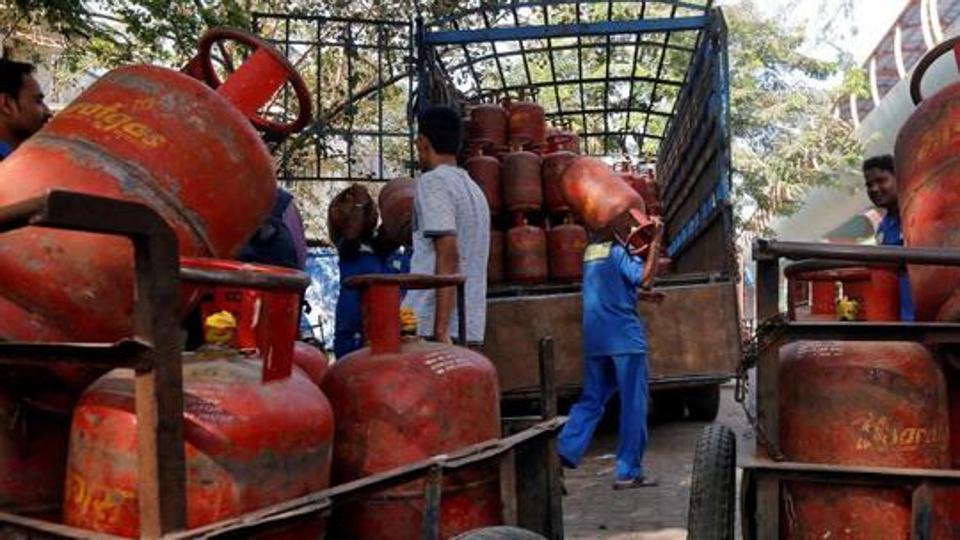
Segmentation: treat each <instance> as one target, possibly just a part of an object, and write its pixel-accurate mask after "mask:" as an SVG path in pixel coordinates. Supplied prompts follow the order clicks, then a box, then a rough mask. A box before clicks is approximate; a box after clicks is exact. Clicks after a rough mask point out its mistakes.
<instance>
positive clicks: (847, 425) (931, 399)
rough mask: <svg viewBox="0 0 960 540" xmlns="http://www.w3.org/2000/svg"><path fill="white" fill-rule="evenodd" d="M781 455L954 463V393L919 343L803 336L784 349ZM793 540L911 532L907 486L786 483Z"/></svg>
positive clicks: (846, 461)
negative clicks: (949, 398) (951, 446)
mask: <svg viewBox="0 0 960 540" xmlns="http://www.w3.org/2000/svg"><path fill="white" fill-rule="evenodd" d="M778 386H779V396H778V401H779V404H780V433H779V440H780V451H781V453H782V454H783V455H784V457H785V458H786V459H787V460H789V461H799V462H806V463H825V464H835V465H851V466H858V465H859V466H873V467H902V468H946V467H948V466H949V463H950V455H949V446H948V444H949V429H948V420H947V414H948V413H947V392H946V383H945V380H944V376H943V374H942V372H941V371H940V367H939V366H938V364H937V363H936V362H935V361H934V360H933V358H932V357H931V355H930V353H929V352H928V351H927V349H926V348H924V347H923V346H922V345H920V344H917V343H899V342H847V341H822V342H814V341H801V342H796V343H793V344H790V345H787V346H786V347H783V348H782V349H781V351H780V373H779V379H778ZM783 501H784V504H788V505H789V509H790V511H789V512H784V513H782V514H781V515H784V516H786V519H784V521H783V523H782V532H783V535H782V537H784V538H909V537H910V531H911V521H912V501H911V496H910V492H909V490H905V489H903V488H902V487H886V486H882V487H880V486H856V485H843V484H819V483H815V482H799V481H792V482H788V483H785V484H784V487H783Z"/></svg>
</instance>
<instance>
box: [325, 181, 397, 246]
mask: <svg viewBox="0 0 960 540" xmlns="http://www.w3.org/2000/svg"><path fill="white" fill-rule="evenodd" d="M411 219H412V218H411ZM379 220H380V211H379V210H378V209H377V205H376V204H374V202H373V197H372V196H371V195H370V192H369V191H368V190H367V188H366V187H364V186H362V185H360V184H353V185H352V186H350V187H348V188H346V189H344V190H343V191H341V192H340V193H337V194H336V195H335V196H334V197H333V200H332V201H330V206H329V207H327V230H328V231H329V233H330V240H331V241H332V242H333V244H334V245H336V246H340V245H342V244H344V243H357V242H360V243H362V242H366V241H369V240H370V239H371V238H373V233H374V230H375V229H376V228H377V222H378V221H379ZM398 228H399V227H398Z"/></svg>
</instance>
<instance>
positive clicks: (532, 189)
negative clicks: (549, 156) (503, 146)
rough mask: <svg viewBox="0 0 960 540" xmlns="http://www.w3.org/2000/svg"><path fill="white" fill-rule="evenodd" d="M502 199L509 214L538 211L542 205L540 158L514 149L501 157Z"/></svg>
mask: <svg viewBox="0 0 960 540" xmlns="http://www.w3.org/2000/svg"><path fill="white" fill-rule="evenodd" d="M503 198H504V203H505V205H506V207H507V210H508V211H510V212H529V211H536V210H539V209H540V207H541V206H542V205H543V186H542V185H541V183H540V156H538V155H536V154H534V153H533V152H527V151H526V150H520V149H518V148H515V149H514V150H513V151H512V152H510V153H508V154H506V155H505V156H504V157H503Z"/></svg>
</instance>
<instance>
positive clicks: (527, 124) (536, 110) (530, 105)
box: [503, 99, 547, 147]
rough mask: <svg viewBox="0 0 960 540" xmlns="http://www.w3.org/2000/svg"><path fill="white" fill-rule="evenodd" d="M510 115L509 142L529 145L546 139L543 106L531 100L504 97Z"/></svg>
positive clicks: (524, 145) (541, 142)
mask: <svg viewBox="0 0 960 540" xmlns="http://www.w3.org/2000/svg"><path fill="white" fill-rule="evenodd" d="M503 103H504V106H505V107H506V108H507V111H508V112H509V115H510V144H511V145H521V146H523V147H529V146H532V145H538V144H543V143H544V142H545V141H546V134H547V123H546V115H545V114H544V112H543V107H541V106H540V105H538V104H537V103H534V102H532V101H512V100H510V99H505V100H504V101H503Z"/></svg>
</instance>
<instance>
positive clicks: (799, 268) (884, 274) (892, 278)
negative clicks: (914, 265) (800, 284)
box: [784, 261, 900, 321]
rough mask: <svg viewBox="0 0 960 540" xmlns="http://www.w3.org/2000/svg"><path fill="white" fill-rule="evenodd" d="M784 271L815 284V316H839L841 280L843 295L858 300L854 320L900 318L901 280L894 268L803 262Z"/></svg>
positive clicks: (853, 300) (797, 279) (812, 310)
mask: <svg viewBox="0 0 960 540" xmlns="http://www.w3.org/2000/svg"><path fill="white" fill-rule="evenodd" d="M784 274H785V275H786V276H787V278H789V279H791V280H795V281H807V282H812V283H813V285H814V298H813V308H812V309H811V314H812V315H815V316H822V315H829V316H830V317H831V318H834V319H835V318H836V317H837V316H838V315H839V314H838V311H837V304H836V301H837V294H836V284H837V283H840V284H842V288H843V289H842V297H843V298H845V299H846V300H847V301H852V302H854V306H855V310H854V313H852V314H850V315H852V317H851V320H857V321H898V320H900V282H899V275H898V273H897V270H896V269H895V268H894V267H883V266H870V267H865V266H849V265H844V264H842V263H831V262H823V261H812V262H809V261H803V262H798V263H794V264H791V265H789V266H788V267H787V268H785V269H784ZM818 285H820V288H819V289H818V288H817V286H818Z"/></svg>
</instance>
